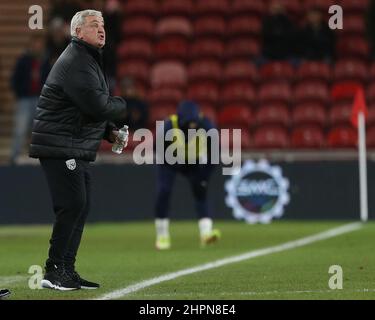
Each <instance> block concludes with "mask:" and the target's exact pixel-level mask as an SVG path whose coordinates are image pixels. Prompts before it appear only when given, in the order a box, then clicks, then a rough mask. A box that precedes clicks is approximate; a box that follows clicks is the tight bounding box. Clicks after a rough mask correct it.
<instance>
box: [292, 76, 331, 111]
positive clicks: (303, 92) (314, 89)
mask: <svg viewBox="0 0 375 320" xmlns="http://www.w3.org/2000/svg"><path fill="white" fill-rule="evenodd" d="M329 101H330V95H329V91H328V86H327V85H326V84H325V83H322V82H321V81H303V82H300V83H298V84H297V85H296V87H295V88H294V102H295V103H303V102H319V103H322V104H324V105H327V104H328V103H329Z"/></svg>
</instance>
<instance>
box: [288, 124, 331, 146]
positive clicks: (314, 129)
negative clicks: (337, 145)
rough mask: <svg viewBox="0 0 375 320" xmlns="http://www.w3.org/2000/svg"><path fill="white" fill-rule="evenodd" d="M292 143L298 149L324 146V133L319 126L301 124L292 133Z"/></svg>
mask: <svg viewBox="0 0 375 320" xmlns="http://www.w3.org/2000/svg"><path fill="white" fill-rule="evenodd" d="M291 144H292V147H293V148H298V149H319V148H322V147H323V146H324V134H323V131H322V129H321V128H320V127H319V126H299V127H297V128H294V129H293V131H292V134H291Z"/></svg>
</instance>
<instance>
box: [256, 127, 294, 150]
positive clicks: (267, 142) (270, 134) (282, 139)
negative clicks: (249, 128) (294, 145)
mask: <svg viewBox="0 0 375 320" xmlns="http://www.w3.org/2000/svg"><path fill="white" fill-rule="evenodd" d="M254 146H255V147H256V148H272V149H282V148H287V147H288V146H289V136H288V132H287V130H286V129H285V128H283V127H280V126H264V127H260V128H258V129H257V130H256V131H255V134H254Z"/></svg>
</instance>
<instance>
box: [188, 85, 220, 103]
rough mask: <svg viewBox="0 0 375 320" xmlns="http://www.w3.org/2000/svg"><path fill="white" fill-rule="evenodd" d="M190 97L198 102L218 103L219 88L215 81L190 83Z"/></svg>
mask: <svg viewBox="0 0 375 320" xmlns="http://www.w3.org/2000/svg"><path fill="white" fill-rule="evenodd" d="M187 96H188V99H190V100H194V101H196V102H197V103H210V104H213V105H216V103H217V100H218V97H219V88H218V86H217V85H216V84H215V83H214V82H211V81H209V82H207V81H205V82H196V83H193V84H190V85H189V88H188V91H187Z"/></svg>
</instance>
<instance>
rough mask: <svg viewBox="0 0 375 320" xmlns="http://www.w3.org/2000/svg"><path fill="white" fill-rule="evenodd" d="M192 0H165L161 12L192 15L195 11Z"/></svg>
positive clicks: (171, 14)
mask: <svg viewBox="0 0 375 320" xmlns="http://www.w3.org/2000/svg"><path fill="white" fill-rule="evenodd" d="M193 8H194V6H193V1H192V0H179V1H176V0H164V1H163V2H162V3H161V6H160V13H161V15H163V16H186V17H190V16H191V15H192V13H193Z"/></svg>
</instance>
